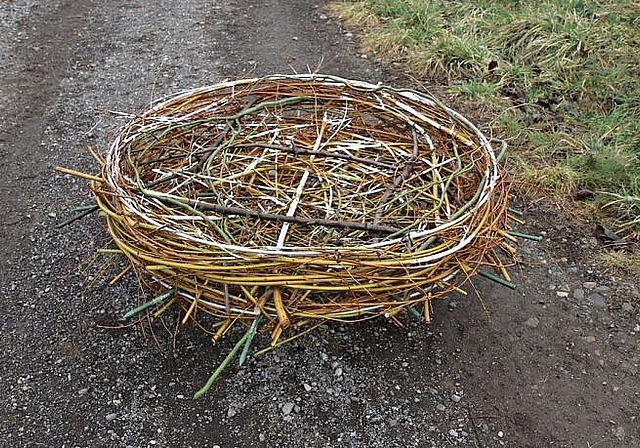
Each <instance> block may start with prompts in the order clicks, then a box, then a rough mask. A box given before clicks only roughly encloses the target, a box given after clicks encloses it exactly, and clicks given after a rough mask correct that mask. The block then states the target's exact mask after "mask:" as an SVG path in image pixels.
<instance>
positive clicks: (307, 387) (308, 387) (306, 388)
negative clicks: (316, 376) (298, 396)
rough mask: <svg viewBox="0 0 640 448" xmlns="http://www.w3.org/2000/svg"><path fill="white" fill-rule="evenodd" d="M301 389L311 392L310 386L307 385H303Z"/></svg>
mask: <svg viewBox="0 0 640 448" xmlns="http://www.w3.org/2000/svg"><path fill="white" fill-rule="evenodd" d="M302 387H304V390H305V391H307V392H311V386H309V385H308V384H307V383H303V384H302Z"/></svg>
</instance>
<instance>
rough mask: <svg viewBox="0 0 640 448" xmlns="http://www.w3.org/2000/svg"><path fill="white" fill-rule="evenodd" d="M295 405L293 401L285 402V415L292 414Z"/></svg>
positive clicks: (283, 410)
mask: <svg viewBox="0 0 640 448" xmlns="http://www.w3.org/2000/svg"><path fill="white" fill-rule="evenodd" d="M295 406H296V405H295V404H293V403H291V402H287V403H285V404H283V405H282V413H283V414H284V415H289V414H291V411H293V408H294V407H295Z"/></svg>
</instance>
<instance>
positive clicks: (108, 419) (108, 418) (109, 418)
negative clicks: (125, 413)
mask: <svg viewBox="0 0 640 448" xmlns="http://www.w3.org/2000/svg"><path fill="white" fill-rule="evenodd" d="M117 416H118V415H117V414H116V413H115V412H114V413H111V414H107V417H106V418H107V421H108V422H112V421H113V420H115V419H116V417H117Z"/></svg>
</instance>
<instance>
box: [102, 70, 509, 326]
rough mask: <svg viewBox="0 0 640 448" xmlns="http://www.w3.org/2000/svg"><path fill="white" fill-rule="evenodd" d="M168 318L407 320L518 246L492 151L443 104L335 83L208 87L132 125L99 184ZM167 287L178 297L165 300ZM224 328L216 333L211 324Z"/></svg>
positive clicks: (274, 81) (115, 230) (127, 250)
mask: <svg viewBox="0 0 640 448" xmlns="http://www.w3.org/2000/svg"><path fill="white" fill-rule="evenodd" d="M91 188H92V191H93V194H94V196H95V199H96V201H97V203H98V205H99V207H100V208H101V210H102V211H103V213H104V215H105V216H106V219H107V223H108V229H109V232H110V234H111V236H112V237H113V239H114V241H115V243H116V244H117V246H118V248H119V249H120V250H121V251H122V252H123V253H124V254H125V255H126V256H127V257H128V259H129V260H130V262H131V264H132V265H133V267H134V268H135V269H136V271H137V273H138V274H139V278H141V279H142V280H143V281H144V282H145V283H146V284H147V285H148V286H149V287H150V288H152V289H153V290H155V291H156V292H158V293H161V295H160V296H158V297H157V298H156V299H154V300H155V301H154V302H153V305H154V306H155V307H156V308H155V314H156V315H157V314H159V313H160V312H162V311H163V310H165V309H168V308H169V307H170V305H171V306H177V307H179V308H180V309H182V310H183V312H184V314H185V316H184V321H185V322H186V321H187V320H188V319H191V320H192V321H194V322H203V320H202V319H200V318H201V317H213V318H214V319H213V322H215V323H216V325H220V328H223V327H226V326H228V323H230V322H232V321H236V320H240V321H244V322H251V321H253V320H254V319H255V318H256V317H257V316H261V318H262V319H263V322H266V323H267V325H269V326H270V327H271V328H272V329H273V333H272V336H273V337H275V338H277V336H278V335H279V333H280V331H282V330H283V329H285V328H287V327H292V328H297V327H300V326H302V325H304V324H306V323H309V322H316V323H317V322H322V321H325V320H340V321H352V320H360V319H364V318H369V317H374V316H378V315H386V316H391V317H393V316H395V315H396V314H397V313H398V312H400V311H401V310H403V309H406V308H409V309H410V310H411V311H413V312H415V310H416V309H419V310H420V313H421V314H423V315H424V317H425V318H426V319H427V320H428V319H429V301H430V300H433V299H436V298H438V297H441V296H442V295H444V294H446V293H448V292H450V291H452V290H459V288H460V286H461V285H462V283H464V282H465V281H466V280H467V279H468V278H469V277H470V276H472V275H474V274H475V273H476V272H477V269H478V267H479V266H481V265H490V266H493V267H494V268H495V269H496V270H497V272H498V273H503V274H505V275H506V273H505V271H504V266H503V264H502V262H501V261H500V259H501V257H502V256H504V254H506V255H507V256H512V255H513V253H514V252H515V250H514V249H513V247H512V246H511V245H510V244H509V242H510V240H511V239H510V238H509V235H508V234H507V233H506V229H507V226H508V223H507V191H506V188H505V184H504V182H503V180H502V177H501V175H500V167H499V164H498V160H497V156H496V154H495V153H494V150H493V148H492V146H491V144H490V142H489V141H488V140H487V139H486V138H485V136H484V135H483V134H482V133H481V132H480V131H479V130H478V129H477V128H476V127H475V126H474V125H473V124H471V123H470V122H469V121H468V120H466V119H465V118H464V117H462V116H461V115H459V114H458V113H456V112H455V111H453V110H451V109H449V108H447V107H446V106H444V105H442V104H441V103H440V102H439V101H437V100H436V99H434V98H432V97H431V96H429V95H427V94H425V93H421V92H417V91H414V90H408V89H405V90H402V89H393V88H390V87H386V86H380V85H373V84H369V83H366V82H360V81H352V80H345V79H341V78H336V77H332V76H323V75H295V76H283V75H275V76H269V77H265V78H259V79H243V80H238V81H230V82H225V83H221V84H216V85H213V86H208V87H203V88H198V89H193V90H190V91H186V92H183V93H181V94H179V95H176V96H173V97H170V98H166V99H163V100H160V101H159V102H157V103H156V104H155V105H154V106H152V107H151V108H149V109H148V110H145V111H143V112H142V113H140V114H138V115H136V116H135V117H132V119H131V121H130V122H129V123H128V124H127V125H126V126H124V127H123V128H122V129H121V130H120V132H119V135H118V136H117V137H116V139H115V140H114V142H113V144H112V146H111V148H110V150H109V153H108V155H107V158H106V160H105V163H104V166H103V168H102V174H101V179H100V181H94V182H93V183H92V186H91ZM163 292H164V293H163ZM210 328H211V326H210V324H209V323H207V324H206V328H205V329H210Z"/></svg>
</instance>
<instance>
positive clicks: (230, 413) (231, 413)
mask: <svg viewBox="0 0 640 448" xmlns="http://www.w3.org/2000/svg"><path fill="white" fill-rule="evenodd" d="M237 413H238V412H237V411H236V410H235V409H233V408H229V409H228V410H227V417H229V418H232V417H235V416H236V414H237Z"/></svg>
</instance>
